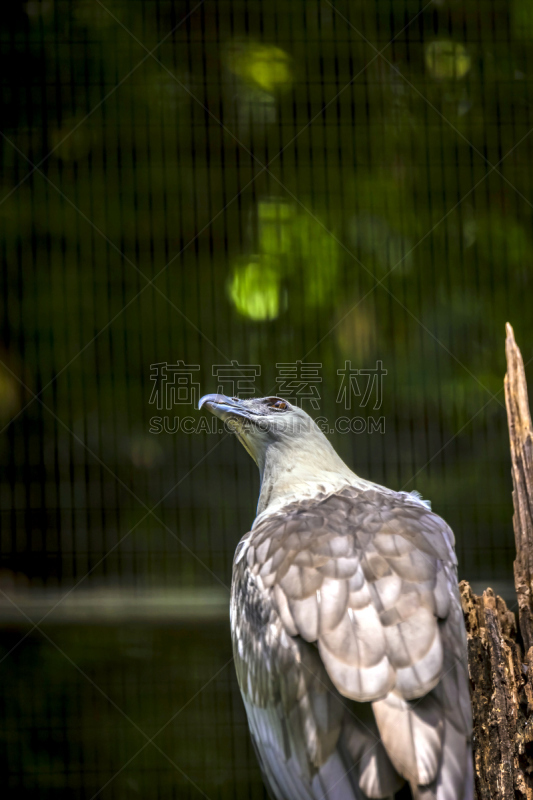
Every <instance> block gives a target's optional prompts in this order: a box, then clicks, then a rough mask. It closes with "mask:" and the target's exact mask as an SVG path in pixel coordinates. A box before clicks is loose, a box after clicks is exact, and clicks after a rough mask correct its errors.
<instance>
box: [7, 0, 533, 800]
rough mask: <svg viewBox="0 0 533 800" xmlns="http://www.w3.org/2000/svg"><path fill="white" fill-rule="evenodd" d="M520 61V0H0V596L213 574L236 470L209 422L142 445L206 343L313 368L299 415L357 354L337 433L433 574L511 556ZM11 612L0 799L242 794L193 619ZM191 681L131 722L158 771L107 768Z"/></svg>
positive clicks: (522, 235)
mask: <svg viewBox="0 0 533 800" xmlns="http://www.w3.org/2000/svg"><path fill="white" fill-rule="evenodd" d="M379 51H383V52H382V54H381V55H380V54H379ZM532 68H533V10H532V8H531V4H530V2H529V0H512V1H510V0H491V1H489V0H460V1H459V0H433V2H429V3H427V4H423V3H420V2H418V0H416V2H415V0H413V1H412V2H411V0H394V2H393V1H392V0H387V2H384V0H350V2H346V0H335V2H331V3H330V2H329V0H321V1H317V0H284V2H277V1H276V0H268V2H267V0H265V2H260V0H249V1H248V2H246V1H245V0H217V1H216V2H215V1H214V0H204V2H199V3H197V4H194V3H188V2H172V1H171V0H162V1H161V2H160V1H159V0H128V2H119V0H104V1H103V2H99V0H78V1H76V0H68V1H67V0H31V1H29V2H19V1H18V0H17V1H15V0H13V2H10V3H8V4H5V8H3V9H2V19H1V23H0V81H1V104H0V116H1V119H0V159H1V165H2V169H1V173H0V242H1V248H2V249H1V263H2V292H1V306H0V513H1V532H2V533H1V553H0V560H1V569H2V572H1V574H0V589H1V591H2V596H3V597H4V599H5V603H6V604H7V606H8V607H9V600H8V599H7V596H8V595H9V596H12V597H15V599H16V597H17V595H16V594H15V595H10V594H9V593H10V592H13V591H15V592H21V591H24V592H26V593H28V592H30V591H34V592H40V594H39V597H46V596H47V595H46V592H48V591H55V592H59V594H58V595H57V597H61V596H62V594H61V592H63V591H65V592H66V591H67V590H69V589H72V588H73V587H76V588H74V589H73V592H72V593H71V594H70V595H69V598H70V599H72V597H73V596H74V595H75V593H76V592H79V591H81V590H82V589H83V590H84V591H87V590H88V589H92V590H94V591H95V592H105V591H108V590H110V589H113V590H116V589H117V587H119V588H120V589H121V590H123V591H124V592H127V591H132V590H133V589H137V590H144V591H145V592H148V593H150V592H156V593H161V592H167V593H168V597H170V598H172V597H177V598H179V597H180V596H181V595H179V592H183V591H189V590H190V591H193V590H194V591H196V592H197V594H196V595H195V598H196V600H195V602H198V603H199V605H200V606H202V604H205V603H208V602H209V601H210V598H211V599H212V598H213V597H214V596H215V593H216V592H223V591H224V589H223V588H221V584H222V586H225V587H227V586H228V585H229V581H230V578H231V561H232V556H233V551H234V548H235V545H236V543H237V541H238V539H239V538H240V536H241V535H242V534H243V533H244V532H245V531H246V530H248V528H249V526H250V524H251V521H252V520H253V517H254V509H255V504H256V500H257V493H258V477H257V475H256V470H255V467H254V466H253V464H251V462H250V460H249V458H248V456H247V454H246V453H245V452H244V451H243V450H242V449H241V448H240V446H239V444H238V443H237V442H236V441H235V440H234V439H233V438H231V437H225V438H223V436H222V435H221V434H215V433H208V432H206V431H205V430H202V429H200V430H198V431H197V432H196V433H183V432H178V433H175V434H171V433H161V434H154V433H150V419H151V418H152V417H153V416H154V414H156V413H158V412H157V411H156V410H155V408H154V405H153V404H150V402H149V400H150V395H151V392H152V389H153V383H152V381H151V379H150V375H151V365H153V364H155V363H161V362H169V363H170V362H174V363H176V362H177V361H178V360H180V361H182V362H184V364H185V365H198V366H199V367H200V370H199V371H198V372H195V376H196V377H195V378H194V380H195V381H198V382H199V384H200V388H201V393H205V392H211V391H215V390H216V388H217V379H216V378H215V377H214V376H213V373H212V369H213V366H214V365H215V366H216V365H224V364H231V362H232V360H233V361H237V362H238V363H239V364H240V365H258V366H260V367H261V375H260V377H259V378H258V379H257V381H256V383H255V388H256V394H257V395H259V396H260V395H263V394H272V393H277V391H278V390H277V389H276V386H277V384H276V379H277V378H278V377H279V368H277V367H276V365H277V364H279V363H282V362H283V363H295V362H297V361H303V362H304V363H315V364H316V363H318V364H320V365H321V367H320V370H319V373H320V376H321V378H322V382H321V383H320V386H319V392H320V397H321V400H320V409H319V411H313V412H312V413H313V414H314V415H315V416H317V415H318V413H320V414H321V415H324V416H326V417H327V418H328V420H330V422H331V423H333V422H334V421H335V419H337V418H338V417H339V416H341V415H345V414H346V411H345V410H344V409H343V406H342V403H338V402H337V400H338V396H337V395H338V391H339V381H340V378H339V375H338V374H337V371H338V370H342V368H343V367H344V364H345V362H346V361H351V362H352V365H353V366H354V367H355V368H361V369H369V368H374V367H375V365H376V362H377V361H378V360H379V361H381V362H382V363H383V367H384V369H386V370H387V375H386V377H385V378H384V383H383V404H382V406H381V408H380V409H379V410H378V411H374V409H373V406H372V403H369V404H367V405H366V406H364V407H362V406H361V404H360V402H359V405H358V404H357V398H356V403H355V405H354V406H353V407H352V409H351V410H350V413H349V415H348V416H349V417H354V416H361V417H362V418H363V419H365V420H367V419H368V417H370V416H373V417H378V416H379V417H381V416H383V417H384V420H385V432H384V433H380V432H374V433H369V432H365V433H362V434H359V435H355V434H352V435H341V434H339V433H336V434H334V436H333V442H334V445H335V447H336V448H337V449H338V451H339V452H340V453H341V455H342V456H343V457H344V458H345V460H346V461H347V462H348V463H349V464H350V465H351V466H352V467H353V468H354V469H355V471H356V472H358V473H359V474H360V475H361V476H363V477H367V478H370V479H372V480H374V481H376V482H379V483H385V484H387V485H388V486H390V487H392V488H395V489H408V490H411V489H415V488H416V489H417V490H419V491H420V492H421V493H422V494H423V496H424V497H427V498H429V499H430V500H431V501H432V504H433V508H434V509H435V510H436V511H437V513H439V514H441V515H442V516H443V517H445V518H446V520H447V521H448V522H449V523H450V524H451V526H452V527H453V529H454V531H455V534H456V538H457V553H458V557H459V574H460V577H465V578H468V579H469V580H471V581H481V582H483V583H484V584H487V583H490V582H493V583H494V582H502V581H506V580H509V579H510V578H511V575H512V560H513V556H514V541H513V533H512V521H511V518H512V500H511V479H510V461H509V452H508V435H507V428H506V416H505V407H504V397H503V390H502V386H503V375H504V372H505V358H504V324H505V322H506V321H507V320H509V321H510V322H511V323H512V324H513V326H514V328H515V333H516V338H517V341H518V344H519V345H520V346H521V348H522V352H523V355H524V361H525V362H526V364H527V365H529V362H530V361H532V360H533V315H532V313H531V284H532V270H531V260H532V258H533V231H532V226H531V221H532V208H533V205H532V202H531V194H532V192H531V189H532V185H533V174H532V167H531V164H532V159H531V152H532V148H533V136H532V135H531V134H532V132H533V119H532V117H533V105H532V102H533V91H532V89H533V83H532V80H533V72H532ZM531 370H532V367H531V366H526V372H527V374H528V376H531ZM225 388H226V389H227V390H228V392H229V393H232V389H231V387H230V386H227V387H225ZM197 399H198V397H196V400H197ZM304 407H306V408H307V409H308V410H310V411H312V409H311V406H310V405H309V404H308V405H306V406H304ZM159 413H165V412H159ZM166 413H167V414H168V415H169V418H170V420H174V417H176V416H177V417H179V418H182V417H183V416H184V415H186V416H191V417H193V419H194V424H196V423H198V422H199V421H200V419H201V417H202V415H201V414H200V413H199V412H197V411H196V410H195V408H194V406H193V404H192V403H188V404H183V405H180V406H176V407H175V408H174V409H172V410H171V411H168V412H166ZM78 586H79V587H80V588H78ZM173 593H174V594H173ZM158 596H159V595H158ZM219 596H220V595H219V594H217V595H216V597H219ZM223 597H225V595H223ZM176 602H179V601H178V600H176ZM224 602H225V600H224ZM11 605H13V604H11ZM15 610H16V609H15ZM54 613H55V612H54ZM224 613H225V612H224ZM184 616H186V614H184V615H182V617H184ZM200 616H201V615H200ZM222 617H223V615H222ZM39 618H40V615H39V614H37V616H36V617H35V618H34V617H31V620H32V621H34V622H35V621H38V620H39ZM19 621H20V623H21V624H23V625H26V627H27V630H26V634H28V635H27V636H26V638H25V639H24V640H22V639H21V637H22V636H23V635H24V633H22V632H20V631H18V630H17V629H16V626H15V623H13V622H11V623H10V627H9V628H4V630H3V632H2V646H3V647H4V651H5V655H4V659H3V660H1V661H0V670H1V671H2V672H3V675H2V676H1V680H0V685H2V687H3V688H2V690H0V694H1V703H2V713H3V714H4V719H5V720H6V725H5V728H4V733H3V734H2V738H3V742H1V743H0V744H1V745H2V747H1V758H2V760H3V774H5V775H7V782H8V786H9V787H10V791H11V790H12V791H13V796H17V797H19V796H21V795H22V794H25V793H28V794H29V795H30V796H35V797H37V796H39V797H40V798H41V797H48V796H50V797H52V796H53V797H65V798H66V797H84V798H85V797H87V798H92V797H93V796H95V792H97V791H98V790H99V789H101V788H102V787H103V786H104V784H106V782H107V781H110V783H109V784H108V785H107V786H106V787H105V788H103V789H102V792H101V795H99V796H102V797H109V798H110V797H120V798H122V797H130V796H131V797H134V796H141V797H143V798H148V797H154V798H155V797H165V798H166V797H189V796H190V797H199V796H201V793H202V792H203V793H204V796H207V797H208V798H209V800H215V798H222V797H237V796H239V797H240V796H242V797H252V796H253V797H255V796H257V797H262V796H263V795H262V791H263V790H262V788H261V783H260V778H259V776H258V773H257V769H256V766H255V761H254V758H253V755H251V754H250V746H249V743H248V739H247V733H246V727H245V722H244V718H243V711H242V707H241V705H240V700H239V698H238V693H237V690H236V686H235V680H234V676H233V668H232V665H231V664H229V665H227V666H224V665H225V664H227V662H228V660H229V659H230V658H231V651H230V646H229V636H228V630H227V623H226V622H225V621H224V618H222V619H221V621H220V622H218V623H215V622H210V623H207V622H203V623H201V624H200V622H198V621H197V622H196V623H195V622H194V620H193V621H192V622H187V621H186V620H185V621H183V619H182V621H181V622H180V624H179V625H178V624H177V623H176V624H174V625H170V626H169V625H163V624H162V623H161V624H160V625H158V624H156V623H157V619H156V623H154V624H153V625H144V626H143V625H139V624H136V625H131V624H130V623H128V624H126V623H125V622H124V623H116V621H115V623H114V624H113V625H108V626H106V627H104V626H95V625H92V626H91V625H90V626H87V625H84V626H82V627H79V626H72V625H71V626H68V625H66V626H65V625H63V626H62V627H57V625H58V623H56V627H55V628H54V616H53V614H51V615H50V619H47V622H46V626H43V630H44V631H45V633H46V635H47V636H49V637H51V639H50V640H49V639H47V638H46V636H45V634H44V633H41V632H40V630H33V631H32V632H31V634H29V631H30V630H31V628H29V627H28V625H29V622H28V619H27V618H25V617H24V614H22V613H21V615H20V619H19ZM54 643H55V644H54ZM56 645H57V646H58V647H60V650H58V649H57V647H56ZM13 647H15V650H13V652H10V651H11V648H13ZM60 651H61V652H60ZM65 654H66V655H67V656H68V658H66V659H65V658H63V655H65ZM69 658H70V659H71V660H72V662H73V663H70V662H69V660H68V659H69ZM80 670H82V672H83V674H82V672H80ZM217 670H222V671H221V672H220V674H219V675H218V677H217V678H215V679H214V680H213V682H212V683H210V684H209V686H208V688H207V689H206V690H205V692H202V693H201V694H199V695H198V697H197V699H195V700H194V701H192V700H191V698H192V697H193V696H195V693H196V692H199V691H200V689H201V688H202V686H203V685H204V684H205V682H206V681H208V680H209V679H210V678H211V677H212V675H213V674H214V673H216V672H217ZM87 677H88V678H89V679H90V680H89V682H88V681H86V680H85V678H87ZM90 681H93V683H94V685H93V684H92V683H91V682H90ZM95 686H96V687H98V688H95ZM99 690H101V691H99ZM102 692H103V694H102ZM2 693H3V694H2ZM189 701H190V703H191V704H190V705H188V706H187V709H186V711H184V712H183V715H182V714H180V715H179V716H178V717H177V718H176V720H175V721H174V722H173V723H171V724H170V725H169V726H168V727H167V728H166V729H165V732H164V733H163V734H161V740H159V739H158V740H157V741H158V742H160V744H161V748H163V749H164V750H165V752H166V754H167V755H168V756H169V757H171V758H172V760H173V761H174V762H175V764H178V767H176V766H175V764H174V765H173V764H170V762H168V761H167V760H166V758H165V757H164V756H162V755H161V753H160V752H158V751H157V750H156V749H155V748H154V746H153V745H151V744H150V745H148V746H147V748H146V749H145V750H144V751H143V752H142V754H141V755H139V756H138V758H136V759H135V760H132V763H131V765H130V766H129V767H128V768H127V769H126V770H125V771H124V772H121V773H120V774H119V775H118V776H117V777H116V778H113V780H111V778H112V777H113V776H114V775H115V773H116V772H117V771H118V770H120V768H121V767H122V766H123V764H124V763H126V762H127V761H128V759H130V758H131V757H132V756H133V755H134V753H135V752H136V750H137V749H138V748H139V747H141V746H142V744H143V743H144V742H145V741H146V739H143V735H142V734H140V733H139V731H138V730H136V728H135V725H133V726H132V725H131V724H130V722H131V721H132V720H133V721H134V722H135V724H136V725H137V726H138V727H139V728H141V729H142V731H143V732H144V733H146V734H148V735H149V736H152V735H153V734H154V733H155V732H156V731H157V730H158V729H159V728H160V727H161V726H162V725H164V724H165V722H166V721H167V720H168V719H169V717H170V716H171V714H173V713H176V712H177V711H178V710H179V709H180V708H181V707H182V705H183V704H184V703H189ZM113 703H115V704H116V706H117V707H115V706H114V705H113ZM117 708H118V709H120V710H117ZM122 712H123V713H127V715H128V717H129V721H128V720H126V718H125V717H124V716H123V713H122ZM180 769H181V770H182V772H183V774H182V773H181V772H180ZM191 780H192V781H193V782H194V783H192V782H191ZM239 793H240V794H239Z"/></svg>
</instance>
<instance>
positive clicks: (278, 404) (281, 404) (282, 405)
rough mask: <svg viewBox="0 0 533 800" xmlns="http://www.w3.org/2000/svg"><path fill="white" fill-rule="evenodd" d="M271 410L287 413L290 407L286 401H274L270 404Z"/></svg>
mask: <svg viewBox="0 0 533 800" xmlns="http://www.w3.org/2000/svg"><path fill="white" fill-rule="evenodd" d="M270 408H275V409H276V410H277V411H285V409H286V408H288V406H287V403H286V402H285V400H273V401H272V402H271V403H270Z"/></svg>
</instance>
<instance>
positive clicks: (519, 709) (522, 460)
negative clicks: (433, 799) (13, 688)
mask: <svg viewBox="0 0 533 800" xmlns="http://www.w3.org/2000/svg"><path fill="white" fill-rule="evenodd" d="M506 333H507V337H506V342H505V351H506V357H507V374H506V376H505V402H506V406H507V416H508V422H509V437H510V444H511V462H512V475H513V504H514V516H513V526H514V533H515V542H516V560H515V562H514V579H515V587H516V594H517V600H518V618H519V630H517V626H516V621H515V617H514V614H513V613H512V612H511V611H509V610H508V609H507V606H506V605H505V602H504V601H503V600H502V599H501V598H500V597H496V596H495V595H494V593H493V591H492V589H487V590H486V591H485V592H483V596H482V597H476V595H474V594H473V592H472V590H471V589H470V586H469V585H468V583H466V581H462V582H461V585H460V591H461V601H462V604H463V612H464V616H465V623H466V631H467V637H468V666H469V673H470V688H471V696H472V710H473V717H474V738H473V745H474V770H475V776H476V778H475V780H476V796H477V798H478V800H489V799H490V800H514V798H518V800H533V601H532V598H533V430H532V425H531V415H530V413H529V405H528V397H527V385H526V378H525V372H524V364H523V361H522V356H521V353H520V350H519V349H518V347H517V345H516V342H515V339H514V333H513V329H512V328H511V326H510V325H509V324H507V326H506ZM450 800H452V798H450Z"/></svg>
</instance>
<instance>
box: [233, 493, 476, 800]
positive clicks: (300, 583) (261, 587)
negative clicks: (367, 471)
mask: <svg viewBox="0 0 533 800" xmlns="http://www.w3.org/2000/svg"><path fill="white" fill-rule="evenodd" d="M453 544H454V540H453V534H452V532H451V530H450V529H449V528H448V526H447V525H446V523H444V521H443V520H441V519H440V518H439V517H437V516H436V515H435V514H433V513H432V512H431V511H430V510H429V509H428V508H427V507H425V506H424V505H422V504H421V503H419V502H417V501H416V500H414V499H413V498H412V497H409V496H408V495H402V494H396V493H392V492H386V491H385V490H384V491H383V492H379V491H377V490H367V491H360V490H356V489H355V488H353V489H352V488H349V489H345V490H343V491H342V492H341V493H339V494H334V495H330V496H327V497H324V498H322V499H319V500H318V501H316V500H315V501H314V503H312V502H308V503H307V504H305V503H302V504H299V505H296V504H295V505H294V506H287V507H285V508H284V509H283V510H282V511H281V512H278V513H276V514H272V515H271V516H269V517H267V518H265V519H264V520H263V521H262V522H261V523H259V524H258V525H257V527H256V528H255V529H253V530H252V532H251V534H248V535H247V536H246V537H244V539H243V540H242V541H241V543H240V545H239V547H238V549H237V553H236V558H235V569H234V586H233V595H232V628H233V638H234V649H235V654H236V663H237V673H238V677H239V684H240V686H241V690H242V691H243V695H244V697H245V701H246V703H247V711H248V716H249V720H250V727H251V729H252V734H253V737H254V739H255V742H256V746H257V748H258V750H259V752H260V754H261V761H262V768H263V772H264V773H265V777H266V779H267V781H268V783H269V784H270V786H271V789H272V792H273V794H274V795H275V796H276V797H277V798H280V800H286V798H290V800H292V798H298V800H300V798H306V800H307V798H313V800H315V798H317V799H318V798H322V797H327V798H330V797H337V796H338V797H339V798H340V797H342V798H355V799H356V800H363V798H366V797H368V798H384V797H387V796H391V795H392V794H393V793H394V792H395V791H396V790H397V789H398V788H399V786H401V784H402V782H403V780H402V779H403V778H405V779H406V780H408V781H409V783H410V784H411V786H412V790H413V792H414V793H415V795H416V796H417V797H419V798H420V799H421V800H430V798H431V800H451V798H454V800H455V798H457V799H458V800H471V798H472V796H473V795H472V791H473V790H472V788H471V787H473V782H472V779H471V776H470V774H469V770H470V769H471V762H472V758H471V754H470V752H469V745H468V741H469V736H470V728H471V719H470V701H469V691H468V677H467V672H466V640H465V634H464V626H463V620H462V613H461V609H460V603H459V598H458V593H457V578H456V571H455V565H456V559H455V554H454V551H453ZM242 602H245V603H247V604H248V609H247V610H246V613H243V611H242V608H241V605H242ZM243 625H248V629H247V630H243V629H242V626H243ZM250 626H251V627H250ZM339 693H340V695H342V698H341V697H339ZM343 698H350V699H351V701H357V702H355V703H352V706H351V710H350V709H349V710H348V711H347V707H348V706H347V703H348V705H349V703H350V702H351V701H350V700H348V701H346V700H343ZM362 708H366V709H367V711H368V710H369V711H368V713H369V716H368V715H367V716H366V717H365V715H364V714H363V717H360V714H361V709H362ZM354 709H358V711H357V713H354ZM358 714H359V716H358ZM280 759H281V761H280ZM280 763H282V764H283V767H280ZM400 776H401V777H400ZM295 782H296V784H295ZM335 787H338V788H335Z"/></svg>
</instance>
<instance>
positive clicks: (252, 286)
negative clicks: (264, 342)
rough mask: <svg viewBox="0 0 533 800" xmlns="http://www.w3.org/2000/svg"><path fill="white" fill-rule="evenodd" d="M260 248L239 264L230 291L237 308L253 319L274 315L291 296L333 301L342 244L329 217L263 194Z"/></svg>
mask: <svg viewBox="0 0 533 800" xmlns="http://www.w3.org/2000/svg"><path fill="white" fill-rule="evenodd" d="M257 243H258V253H257V255H256V256H254V260H253V261H251V262H250V263H247V264H246V265H245V266H244V267H242V266H237V267H235V269H234V271H233V273H232V275H231V277H230V280H229V283H228V292H229V296H230V299H231V300H232V302H233V304H234V305H235V307H236V309H237V310H238V311H239V312H240V313H241V314H244V315H245V316H247V317H249V318H250V319H253V320H267V319H268V320H271V319H275V318H276V317H277V316H278V315H279V314H280V313H281V312H282V311H283V310H285V309H286V308H287V307H290V302H291V298H292V297H293V295H294V293H296V292H299V295H298V297H294V299H295V301H296V302H297V303H298V305H299V304H300V303H302V302H303V303H304V304H305V306H306V307H308V308H317V307H320V306H324V305H327V304H328V303H331V301H332V299H333V298H334V297H335V296H336V291H337V282H338V275H339V266H340V261H339V246H338V243H337V241H336V237H335V236H334V235H332V234H331V233H330V231H329V230H328V229H327V227H326V226H325V225H324V223H323V222H322V221H321V220H320V219H319V218H318V217H316V216H315V215H314V214H311V213H309V212H307V211H304V210H303V209H300V208H298V207H297V206H296V204H292V203H287V202H284V201H281V200H275V199H269V200H261V201H260V202H259V203H258V207H257Z"/></svg>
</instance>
